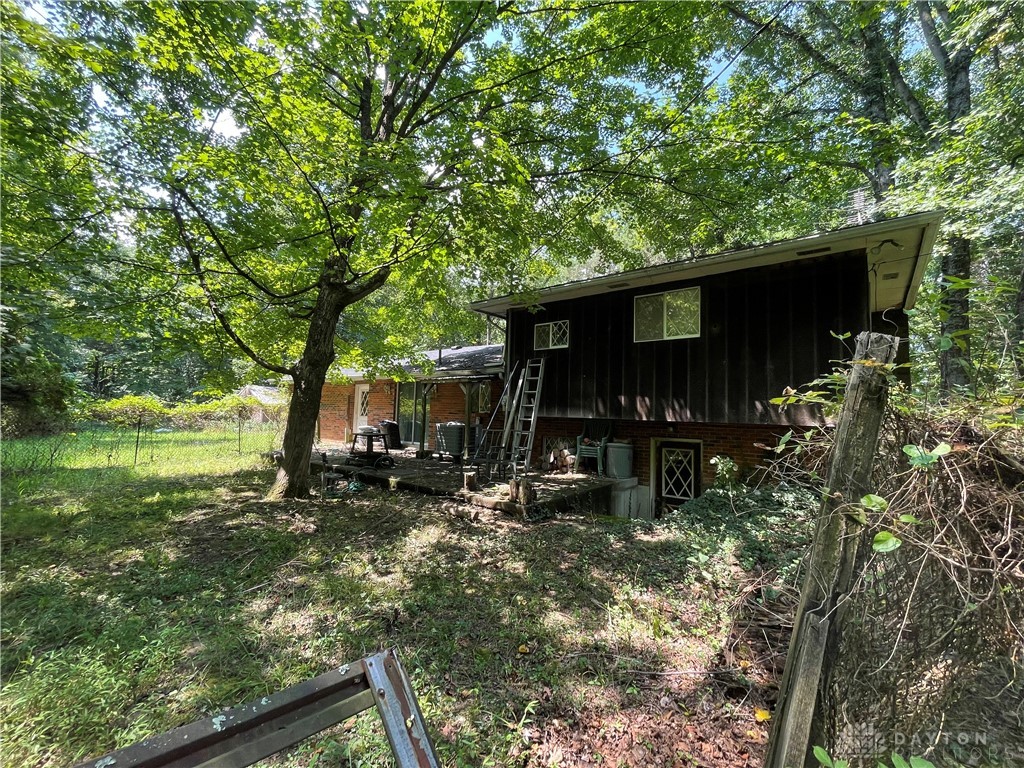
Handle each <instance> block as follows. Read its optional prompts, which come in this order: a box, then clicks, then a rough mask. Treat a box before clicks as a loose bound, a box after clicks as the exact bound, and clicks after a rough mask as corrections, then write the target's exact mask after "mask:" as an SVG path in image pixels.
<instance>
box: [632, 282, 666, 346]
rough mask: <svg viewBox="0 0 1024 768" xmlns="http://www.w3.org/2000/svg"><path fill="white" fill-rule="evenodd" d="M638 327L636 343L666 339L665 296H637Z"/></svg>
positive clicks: (634, 335) (659, 294) (636, 327)
mask: <svg viewBox="0 0 1024 768" xmlns="http://www.w3.org/2000/svg"><path fill="white" fill-rule="evenodd" d="M633 312H634V315H635V320H636V325H635V327H634V333H633V339H634V340H635V341H654V340H655V339H663V338H665V294H663V293H658V294H655V295H654V296H637V297H636V299H635V300H634V303H633Z"/></svg>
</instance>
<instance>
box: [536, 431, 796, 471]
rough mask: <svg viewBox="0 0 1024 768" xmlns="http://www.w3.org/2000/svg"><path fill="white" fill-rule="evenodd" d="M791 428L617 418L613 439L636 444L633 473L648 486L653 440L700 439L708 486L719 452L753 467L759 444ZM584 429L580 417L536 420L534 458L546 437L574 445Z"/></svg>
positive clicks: (762, 453)
mask: <svg viewBox="0 0 1024 768" xmlns="http://www.w3.org/2000/svg"><path fill="white" fill-rule="evenodd" d="M788 430H789V427H786V426H779V425H774V424H699V423H681V422H655V421H617V422H615V425H614V429H613V430H612V439H614V440H629V441H630V442H631V443H632V445H633V474H634V475H636V476H637V477H638V478H639V480H640V483H641V484H643V485H647V484H648V483H650V477H651V441H652V439H675V440H699V441H700V442H701V486H702V488H707V487H708V486H709V485H710V484H711V482H712V481H713V480H714V478H715V467H714V465H713V464H711V459H712V458H714V457H715V456H717V455H724V456H728V457H730V458H731V459H732V460H733V461H735V462H736V463H737V464H738V465H739V466H740V467H742V468H744V469H753V468H754V467H756V466H757V465H758V464H759V463H760V462H761V461H762V460H763V459H764V458H765V456H766V453H767V452H766V451H765V449H763V448H758V447H757V444H758V443H760V444H763V445H769V446H770V445H774V444H775V441H776V439H777V438H778V436H780V435H783V434H785V433H786V432H787V431H788ZM582 432H583V420H581V419H551V418H539V419H538V420H537V434H536V437H535V439H534V441H533V445H534V449H533V457H534V461H535V462H536V461H537V460H539V458H540V451H541V446H543V445H544V438H546V437H550V438H561V437H565V438H569V439H570V441H571V444H572V445H573V446H575V443H576V436H577V435H579V434H581V433H582Z"/></svg>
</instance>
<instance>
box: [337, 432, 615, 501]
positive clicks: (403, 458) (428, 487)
mask: <svg viewBox="0 0 1024 768" xmlns="http://www.w3.org/2000/svg"><path fill="white" fill-rule="evenodd" d="M390 455H391V456H392V457H393V458H394V460H395V466H394V467H390V468H383V467H382V468H374V467H372V466H362V465H360V463H357V462H358V460H359V459H360V458H361V454H359V453H358V452H357V454H356V455H355V457H354V459H355V460H354V461H353V457H350V456H349V453H348V451H347V450H342V449H339V448H328V449H327V474H326V482H325V483H323V484H322V485H323V486H325V487H329V485H330V484H331V483H332V482H334V483H336V482H338V481H339V480H345V479H351V480H358V481H360V482H362V483H366V484H367V485H377V486H380V487H382V488H387V489H389V490H392V491H413V492H415V493H422V494H426V495H429V496H444V497H447V498H451V499H456V500H459V501H462V502H467V503H470V504H474V505H477V506H480V507H486V508H488V509H498V510H501V511H503V512H508V513H510V514H513V515H516V516H518V517H523V518H533V517H537V516H541V517H543V516H547V515H550V514H554V513H556V512H563V511H568V510H575V511H580V512H588V513H591V514H595V515H607V514H609V513H610V504H611V494H612V486H613V482H612V481H611V480H609V479H608V478H604V477H597V476H596V475H586V474H554V473H552V474H548V473H540V472H536V471H535V472H531V473H530V474H529V475H528V476H527V477H528V479H529V480H530V482H531V483H532V484H533V487H534V490H535V491H536V493H537V501H536V503H534V504H531V505H529V506H524V505H522V504H517V503H515V502H513V501H512V500H511V499H510V498H509V492H508V481H507V479H506V480H501V479H500V478H498V477H497V476H495V477H494V478H493V479H491V480H488V479H487V478H486V476H483V475H479V476H478V489H477V491H476V492H469V491H466V490H464V488H463V472H464V471H473V468H472V467H468V468H463V467H462V466H461V465H460V464H457V463H453V462H451V461H441V460H438V459H417V458H416V455H415V451H414V450H413V449H406V450H404V451H391V452H390Z"/></svg>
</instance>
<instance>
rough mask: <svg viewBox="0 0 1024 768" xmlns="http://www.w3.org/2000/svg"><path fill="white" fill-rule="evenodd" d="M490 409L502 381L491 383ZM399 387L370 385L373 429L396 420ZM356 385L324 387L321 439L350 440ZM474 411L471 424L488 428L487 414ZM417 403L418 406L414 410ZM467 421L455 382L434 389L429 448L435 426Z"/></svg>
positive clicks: (385, 382)
mask: <svg viewBox="0 0 1024 768" xmlns="http://www.w3.org/2000/svg"><path fill="white" fill-rule="evenodd" d="M490 386H491V405H492V407H493V406H494V405H496V404H497V403H498V400H500V399H501V390H502V386H503V384H502V382H501V381H500V380H498V379H495V380H493V381H491V383H490ZM397 387H398V385H397V384H396V383H395V382H393V381H391V380H378V381H374V382H372V383H371V384H370V417H369V419H368V423H369V424H371V425H373V426H376V425H377V424H379V423H380V422H381V421H384V420H385V419H395V418H396V416H397V414H396V413H395V393H396V391H397ZM355 394H356V385H355V384H326V385H324V389H323V394H322V395H321V398H320V438H321V439H322V440H334V441H343V440H347V439H349V438H350V437H351V434H352V430H353V423H354V422H353V416H354V414H355V410H354V409H355ZM473 407H474V411H473V412H472V416H471V418H470V423H473V422H474V421H475V420H476V419H477V418H478V417H479V419H480V423H481V425H482V426H484V427H486V426H487V421H488V419H490V417H491V414H490V411H476V410H475V407H476V402H474V406H473ZM418 408H419V404H417V409H418ZM465 420H466V396H465V395H464V394H463V392H462V387H461V386H460V385H459V383H458V382H456V381H442V382H439V383H438V384H437V386H436V387H434V391H433V393H432V395H431V401H430V424H429V427H428V435H429V442H428V447H430V448H434V447H435V446H434V435H435V429H434V426H435V425H436V424H443V423H445V422H449V421H458V422H463V421H465Z"/></svg>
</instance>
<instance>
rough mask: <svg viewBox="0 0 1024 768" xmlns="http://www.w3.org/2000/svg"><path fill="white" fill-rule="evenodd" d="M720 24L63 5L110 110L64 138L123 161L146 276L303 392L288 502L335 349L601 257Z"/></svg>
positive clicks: (114, 202) (503, 8)
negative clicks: (599, 248) (664, 93)
mask: <svg viewBox="0 0 1024 768" xmlns="http://www.w3.org/2000/svg"><path fill="white" fill-rule="evenodd" d="M698 15H699V14H698V12H697V9H695V8H694V7H692V6H686V5H677V4H665V5H660V4H659V5H650V6H636V7H633V8H630V9H628V12H626V11H623V10H622V9H620V8H617V7H615V6H607V5H605V4H596V5H594V6H592V7H587V6H573V5H571V4H565V5H562V4H554V5H530V6H525V7H516V6H513V5H512V4H511V3H506V4H502V3H497V4H496V3H493V2H467V3H442V2H427V1H424V2H401V3H365V4H361V3H355V4H352V3H344V2H322V3H312V4H311V3H306V2H297V1H296V2H290V3H282V4H270V5H257V4H241V3H239V4H212V3H188V2H183V3H159V2H154V3H147V4H127V5H117V6H112V5H107V4H103V3H95V4H69V5H66V6H58V7H56V8H55V9H52V10H51V12H50V15H49V18H48V26H49V27H50V28H51V29H52V30H54V31H55V32H56V33H57V34H59V35H60V36H61V38H62V40H64V41H65V44H66V45H67V50H68V52H69V53H70V54H71V55H70V57H69V61H70V62H71V63H72V65H73V66H74V65H77V69H76V72H77V74H78V76H80V77H82V78H83V79H84V81H85V82H86V83H87V87H88V89H89V90H88V93H89V95H90V96H91V98H92V101H93V103H92V105H91V107H90V110H89V129H88V135H87V136H85V137H84V139H83V140H81V141H76V142H74V143H73V144H72V145H69V142H68V141H67V140H66V139H65V138H64V137H62V136H60V135H58V134H48V138H49V139H50V140H52V141H54V142H56V143H57V144H58V145H59V146H61V147H62V149H63V150H64V151H68V152H72V153H78V154H80V155H81V156H82V157H83V158H87V159H88V161H89V162H90V163H91V164H92V165H93V166H94V167H98V168H100V169H102V175H103V177H104V179H103V183H102V184H101V185H100V186H101V192H102V194H103V195H104V196H105V198H106V200H107V205H108V206H109V207H110V209H112V210H117V211H118V212H119V213H118V215H117V216H116V217H114V221H115V222H116V224H117V225H118V226H120V227H122V228H123V229H125V230H126V231H128V233H129V234H128V236H127V241H126V242H125V238H122V243H121V246H122V247H127V248H129V250H130V252H131V254H132V265H131V268H132V269H135V270H142V271H145V270H150V271H151V272H152V273H154V274H156V273H157V271H159V270H163V271H165V272H166V273H168V275H169V276H170V277H171V278H172V279H173V280H174V281H175V286H176V288H177V290H178V291H179V295H180V297H181V298H180V300H181V302H182V303H183V304H184V305H186V306H188V305H190V304H191V303H193V302H196V301H201V302H202V303H203V304H205V305H206V307H207V308H208V310H209V312H210V313H211V314H212V316H213V317H214V318H215V319H216V321H217V323H218V324H219V327H220V329H221V332H222V333H223V334H224V335H226V336H227V337H228V338H230V339H231V340H232V341H233V342H234V343H235V344H236V345H237V346H238V348H239V349H240V350H242V352H243V353H244V354H245V355H247V356H248V357H249V358H251V359H252V360H253V361H254V362H256V363H257V364H259V365H260V366H261V367H263V368H264V369H266V370H268V371H271V372H274V373H276V374H279V375H282V376H286V377H289V378H290V379H291V382H292V401H291V406H290V409H289V414H288V421H287V428H286V433H285V438H284V453H285V459H284V466H283V468H282V470H281V472H280V474H279V477H278V482H277V484H276V486H275V489H276V492H277V493H279V494H281V495H284V496H301V495H304V494H305V493H307V490H308V458H309V455H310V449H311V446H312V442H313V438H314V429H315V421H316V416H317V412H318V409H319V402H320V394H321V388H322V386H323V384H324V381H325V377H326V376H327V374H328V370H329V368H330V366H331V364H332V362H333V361H334V360H335V358H336V355H338V354H339V353H341V354H342V355H349V356H350V357H353V358H356V359H358V358H359V356H360V355H362V356H363V357H369V358H380V357H387V356H389V355H390V356H396V355H398V354H400V353H402V352H407V351H408V349H407V347H408V344H407V342H408V339H409V338H410V337H411V336H413V335H415V334H403V332H402V330H401V326H400V323H401V321H403V320H407V319H408V318H409V317H410V316H411V314H412V313H411V309H413V308H414V307H415V306H416V304H415V302H416V299H417V296H418V297H420V299H419V300H420V301H422V302H424V304H426V302H427V299H428V298H429V299H431V300H433V301H434V302H435V304H436V303H437V301H436V294H439V293H441V292H443V291H444V290H445V288H446V287H447V286H450V285H451V284H452V283H454V282H461V283H462V284H463V286H465V284H466V283H467V282H469V283H475V284H477V285H481V286H490V285H496V286H501V287H502V288H503V289H505V290H508V289H519V288H521V287H524V286H522V285H519V284H517V281H516V280H515V279H513V280H512V281H511V282H510V281H509V277H512V278H515V276H517V275H519V276H521V275H523V274H525V273H526V272H528V271H529V270H528V269H526V270H524V269H511V270H510V269H509V262H515V261H518V260H522V259H524V258H528V257H536V258H539V259H543V260H546V261H551V260H556V259H557V258H559V255H560V254H573V253H579V252H581V251H584V250H586V249H587V248H588V247H589V246H590V244H592V243H593V242H594V241H595V239H599V238H600V237H601V236H603V234H605V233H604V232H603V231H602V230H601V228H599V227H594V226H593V221H592V220H590V219H588V217H587V216H586V215H585V214H586V213H587V210H588V207H590V206H592V205H593V204H594V203H596V202H597V201H599V200H601V199H602V198H604V197H606V196H607V194H608V193H609V191H610V190H614V189H615V187H616V185H618V184H620V183H625V182H626V181H627V180H630V181H632V182H634V183H639V182H641V181H642V183H651V180H641V179H638V178H637V177H635V176H634V175H633V174H631V173H630V168H631V164H632V160H633V159H634V158H635V156H637V155H638V154H642V153H643V152H645V151H647V150H648V149H649V147H650V145H651V141H652V138H654V139H656V138H657V137H658V136H659V135H660V133H661V132H660V130H659V129H658V128H657V126H656V125H653V126H652V121H651V119H650V118H651V117H652V115H651V112H650V104H651V103H652V95H651V94H652V93H654V92H655V91H656V90H657V89H659V88H661V87H662V86H663V82H662V78H663V76H664V75H663V70H664V68H665V67H666V66H668V67H669V68H670V69H671V71H672V72H673V73H675V74H674V77H675V82H674V85H675V86H676V87H678V88H680V89H685V88H686V87H687V86H692V90H693V91H694V92H698V90H699V88H700V83H701V81H702V79H703V75H704V72H705V69H706V67H705V66H704V65H703V64H702V63H701V62H702V61H703V60H704V59H705V58H706V55H707V53H708V52H707V51H706V50H701V49H700V48H699V47H698V45H697V43H698V42H699V40H700V39H702V38H701V35H700V31H701V30H700V25H699V24H698V23H696V17H697V16H698ZM587 185H589V187H588V186H587ZM573 200H577V201H580V200H582V201H583V202H582V203H578V207H577V209H575V211H574V212H571V213H569V214H568V215H566V206H567V204H569V203H571V202H572V201H573ZM185 276H187V277H188V278H189V280H188V282H182V283H180V284H179V283H178V282H177V279H178V278H183V277H185ZM154 279H155V278H154ZM387 285H393V286H394V288H392V289H389V291H388V292H383V291H382V289H383V287H384V286H387ZM375 297H388V298H390V299H391V300H392V301H401V302H402V303H401V306H396V305H395V304H391V305H390V306H389V305H388V304H386V303H384V302H382V301H377V300H371V299H373V298H375ZM389 322H390V326H389Z"/></svg>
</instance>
